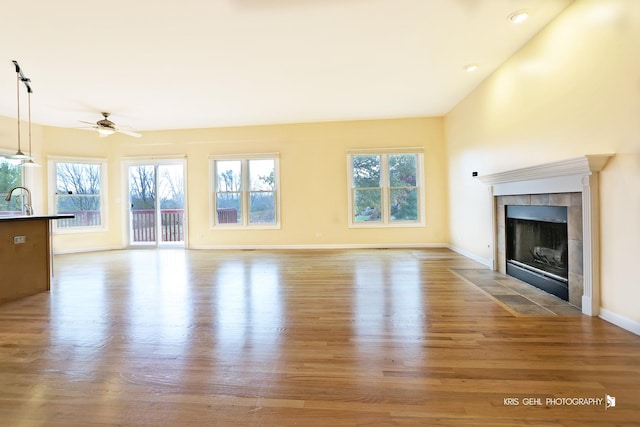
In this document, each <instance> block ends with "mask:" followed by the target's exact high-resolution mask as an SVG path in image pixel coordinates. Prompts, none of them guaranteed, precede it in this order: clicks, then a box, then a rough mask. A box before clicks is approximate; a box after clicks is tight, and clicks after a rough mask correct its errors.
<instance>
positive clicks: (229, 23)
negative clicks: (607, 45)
mask: <svg viewBox="0 0 640 427" xmlns="http://www.w3.org/2000/svg"><path fill="white" fill-rule="evenodd" d="M571 2H572V0H177V1H164V2H163V1H158V0H108V1H95V0H62V1H52V0H20V1H11V2H9V1H3V2H2V3H3V4H2V7H1V8H0V40H1V42H0V115H2V116H7V117H16V115H17V105H16V95H17V94H16V74H15V69H14V67H13V64H12V63H11V61H12V60H17V61H18V62H19V64H20V66H21V67H22V70H23V71H24V74H25V75H26V76H27V77H29V78H30V79H31V81H32V83H31V84H32V88H33V95H32V97H31V111H32V120H33V122H34V123H40V124H46V125H53V126H60V127H77V126H79V123H78V121H79V120H86V121H91V122H95V121H96V120H98V119H100V118H101V117H100V114H99V112H100V111H110V112H111V113H112V116H111V119H112V120H113V121H114V122H116V123H117V124H120V125H130V126H132V127H133V128H135V129H138V130H143V131H144V130H158V129H180V128H200V127H217V126H234V125H252V124H268V123H291V122H314V121H328V120H353V119H371V118H394V117H414V116H440V115H443V114H445V113H447V112H448V111H450V110H451V109H452V108H453V107H454V106H455V105H456V104H457V103H458V102H459V101H461V100H462V99H463V98H464V97H465V96H466V95H467V94H468V93H469V92H470V91H472V90H473V89H474V88H475V87H476V86H477V85H478V84H479V83H480V82H481V81H482V80H483V79H484V78H486V77H487V76H488V75H489V74H490V73H491V72H492V71H493V70H495V68H496V67H498V66H499V65H500V64H501V63H503V62H504V61H505V60H506V59H507V58H509V57H510V56H511V55H512V54H513V53H514V52H515V51H516V50H518V48H519V47H521V46H522V45H523V44H525V43H526V42H527V40H529V39H530V38H531V37H532V36H533V35H534V34H536V33H537V32H538V31H539V30H540V29H541V28H542V27H544V26H545V25H546V24H547V23H548V22H549V21H550V20H552V19H553V18H554V17H555V16H556V15H557V14H558V13H559V12H561V11H562V10H563V9H564V8H565V7H566V6H567V5H568V4H570V3H571ZM519 9H528V10H529V12H530V14H531V17H530V19H529V20H527V21H525V22H524V23H522V24H520V25H517V26H516V25H513V24H511V23H510V22H509V20H508V19H507V17H508V15H509V14H511V13H512V12H513V11H516V10H519ZM469 63H477V64H478V65H479V66H480V68H479V69H478V71H476V72H475V73H466V72H465V71H464V66H465V65H466V64H469ZM26 99H27V96H26V91H25V90H24V87H22V89H21V104H22V109H21V116H22V118H23V119H26V117H27V104H26Z"/></svg>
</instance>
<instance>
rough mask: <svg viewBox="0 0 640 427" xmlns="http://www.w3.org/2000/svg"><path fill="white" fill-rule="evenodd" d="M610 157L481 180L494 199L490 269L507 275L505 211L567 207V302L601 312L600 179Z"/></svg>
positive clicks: (591, 157) (592, 312)
mask: <svg viewBox="0 0 640 427" xmlns="http://www.w3.org/2000/svg"><path fill="white" fill-rule="evenodd" d="M611 156H612V155H611V154H599V155H587V156H583V157H578V158H573V159H568V160H562V161H558V162H553V163H546V164H543V165H538V166H531V167H527V168H522V169H516V170H512V171H506V172H500V173H496V174H491V175H483V176H479V177H478V179H479V180H480V181H481V182H483V183H485V184H487V185H489V186H490V189H491V195H492V197H493V203H492V206H493V222H492V229H493V239H494V244H493V248H494V256H493V259H494V261H493V269H494V270H496V271H499V272H501V273H505V269H506V257H505V249H504V248H505V231H504V230H505V229H504V226H505V218H504V206H505V205H539V206H567V207H568V222H567V228H568V233H569V302H570V303H571V304H573V305H575V306H576V307H580V308H581V309H582V313H584V314H587V315H589V316H597V315H598V314H599V309H600V283H599V276H600V257H599V252H600V248H599V234H600V230H599V225H598V224H599V217H598V212H599V197H598V191H599V186H598V173H599V172H600V171H601V170H602V169H603V168H604V166H605V165H606V163H607V161H608V160H609V158H610V157H611Z"/></svg>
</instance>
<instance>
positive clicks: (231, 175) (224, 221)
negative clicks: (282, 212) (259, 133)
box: [212, 155, 279, 228]
mask: <svg viewBox="0 0 640 427" xmlns="http://www.w3.org/2000/svg"><path fill="white" fill-rule="evenodd" d="M212 171H213V183H212V184H213V189H214V191H213V212H214V215H213V221H212V222H213V224H214V225H215V226H233V225H235V226H247V227H263V228H273V227H278V226H279V214H278V211H279V195H278V157H277V155H276V156H273V155H269V156H264V157H263V156H230V157H226V158H220V159H213V160H212Z"/></svg>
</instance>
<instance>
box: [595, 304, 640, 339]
mask: <svg viewBox="0 0 640 427" xmlns="http://www.w3.org/2000/svg"><path fill="white" fill-rule="evenodd" d="M599 317H600V318H601V319H603V320H606V321H607V322H609V323H613V324H614V325H616V326H619V327H621V328H622V329H626V330H627V331H629V332H633V333H634V334H636V335H640V323H639V322H636V321H635V320H631V319H629V318H627V317H624V316H621V315H619V314H617V313H614V312H613V311H611V310H607V309H606V308H601V309H600V315H599Z"/></svg>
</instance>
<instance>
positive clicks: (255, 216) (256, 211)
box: [249, 191, 276, 224]
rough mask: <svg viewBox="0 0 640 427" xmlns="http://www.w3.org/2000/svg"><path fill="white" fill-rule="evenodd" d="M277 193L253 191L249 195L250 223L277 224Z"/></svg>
mask: <svg viewBox="0 0 640 427" xmlns="http://www.w3.org/2000/svg"><path fill="white" fill-rule="evenodd" d="M275 206H276V205H275V193H274V192H273V191H252V192H250V193H249V223H250V224H275V221H276V216H275Z"/></svg>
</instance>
